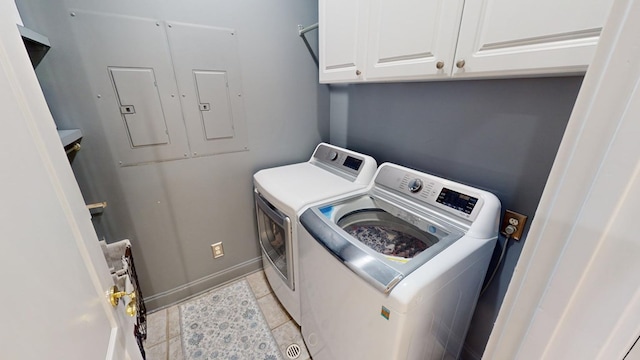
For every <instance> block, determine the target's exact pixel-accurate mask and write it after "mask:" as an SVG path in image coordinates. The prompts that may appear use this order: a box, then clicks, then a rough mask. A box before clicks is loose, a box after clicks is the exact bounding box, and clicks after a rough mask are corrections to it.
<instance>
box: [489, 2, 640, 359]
mask: <svg viewBox="0 0 640 360" xmlns="http://www.w3.org/2000/svg"><path fill="white" fill-rule="evenodd" d="M639 33H640V0H617V1H615V3H614V5H613V7H612V11H611V16H610V17H609V19H608V21H607V23H606V25H605V27H604V31H603V33H602V38H601V41H600V43H599V45H598V50H597V52H596V55H595V57H594V61H593V63H592V64H591V65H590V67H589V70H588V71H587V74H586V76H585V78H584V82H583V83H582V87H581V89H580V94H579V95H578V99H577V101H576V104H575V107H574V108H573V113H572V114H571V119H570V120H569V123H568V125H567V129H566V131H565V133H564V137H563V139H562V143H561V144H560V149H559V150H558V155H557V156H556V159H555V162H554V164H553V168H552V169H551V173H550V174H549V179H548V181H547V184H546V186H545V189H544V192H543V194H542V198H541V199H540V204H539V205H538V209H537V210H536V214H535V218H534V219H533V222H532V224H531V229H530V230H529V235H528V237H527V242H526V244H525V245H524V248H523V250H522V254H521V255H520V259H519V260H518V264H517V266H516V269H515V271H514V274H513V277H512V279H511V283H510V284H509V288H508V290H507V293H506V296H505V298H504V301H503V303H502V307H501V308H500V313H499V314H498V318H497V319H496V322H495V325H494V328H493V331H492V333H491V337H490V338H489V343H488V344H487V348H486V350H485V352H484V355H483V357H482V358H483V359H490V360H492V359H522V360H528V359H535V360H539V359H602V360H609V359H625V355H626V354H627V353H628V352H629V349H631V348H632V346H633V345H634V343H636V341H637V339H638V335H639V334H640V276H638V274H640V261H638V259H640V237H639V236H638V228H637V227H636V226H637V225H638V200H639V199H640V146H638V134H640V121H638V119H640V47H639V46H638V34H639ZM637 346H638V345H637V344H636V345H635V347H633V349H632V350H631V352H630V353H629V354H628V355H627V356H626V359H627V360H631V359H638V358H639V354H638V349H637Z"/></svg>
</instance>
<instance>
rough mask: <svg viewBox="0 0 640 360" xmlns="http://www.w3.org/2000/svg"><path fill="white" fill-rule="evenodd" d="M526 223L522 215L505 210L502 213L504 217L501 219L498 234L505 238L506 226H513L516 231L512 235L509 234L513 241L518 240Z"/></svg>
mask: <svg viewBox="0 0 640 360" xmlns="http://www.w3.org/2000/svg"><path fill="white" fill-rule="evenodd" d="M526 223H527V215H522V214H519V213H517V212H515V211H511V210H506V211H505V212H504V217H503V218H502V225H501V226H500V233H501V234H502V235H504V236H507V233H506V232H505V229H506V228H507V226H509V225H513V226H515V227H516V231H515V232H514V233H513V234H511V238H512V239H514V240H520V238H521V237H522V233H523V231H524V226H525V225H526Z"/></svg>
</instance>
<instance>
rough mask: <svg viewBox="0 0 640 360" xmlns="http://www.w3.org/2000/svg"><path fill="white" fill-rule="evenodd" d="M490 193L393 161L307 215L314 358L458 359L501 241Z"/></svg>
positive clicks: (309, 330) (305, 292)
mask: <svg viewBox="0 0 640 360" xmlns="http://www.w3.org/2000/svg"><path fill="white" fill-rule="evenodd" d="M499 214H500V202H499V200H498V199H497V198H496V197H495V196H494V195H493V194H491V193H489V192H486V191H483V190H480V189H475V188H472V187H469V186H465V185H463V184H459V183H455V182H452V181H449V180H445V179H442V178H438V177H435V176H431V175H428V174H425V173H421V172H418V171H415V170H411V169H408V168H404V167H401V166H398V165H394V164H389V163H385V164H383V165H381V166H380V168H379V169H378V171H377V173H376V175H375V177H374V179H373V181H372V182H371V184H370V186H368V187H367V189H365V190H364V191H362V192H360V193H359V194H349V195H346V196H343V197H341V198H338V199H334V200H331V201H327V202H324V203H322V204H317V205H314V206H311V207H309V208H308V209H307V210H306V211H304V212H303V213H302V215H301V216H300V222H301V225H302V226H300V230H299V239H298V240H299V247H300V277H301V284H302V285H301V289H300V297H301V299H300V301H301V308H302V324H301V325H302V334H303V337H304V339H305V343H306V345H307V348H308V349H309V352H310V354H311V356H312V358H313V359H314V360H334V359H349V360H358V359H362V360H365V359H366V360H378V359H379V360H390V359H402V360H404V359H411V360H413V359H415V360H418V359H420V360H424V359H457V357H458V356H459V353H460V350H461V348H462V344H463V341H464V339H465V336H466V332H467V329H468V327H469V323H470V321H471V317H472V315H473V311H474V308H475V304H476V301H477V298H478V294H479V292H480V288H481V285H482V282H483V279H484V277H485V274H486V271H487V267H488V265H489V261H490V259H491V255H492V252H493V249H494V247H495V242H496V239H497V235H498V220H499Z"/></svg>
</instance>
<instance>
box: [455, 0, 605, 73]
mask: <svg viewBox="0 0 640 360" xmlns="http://www.w3.org/2000/svg"><path fill="white" fill-rule="evenodd" d="M611 3H612V0H592V1H588V2H579V1H575V0H519V1H512V0H469V1H467V2H466V3H465V6H464V15H463V18H462V25H461V27H460V35H459V39H458V47H457V51H456V61H457V62H462V61H464V65H462V63H460V65H462V66H461V67H460V68H458V67H456V68H454V71H453V76H463V77H464V76H467V77H472V76H484V77H486V76H493V75H496V76H498V75H499V76H504V75H536V74H553V73H577V72H584V71H585V70H586V69H587V65H588V64H589V63H590V62H591V59H592V57H593V53H594V50H595V46H596V44H597V42H598V38H599V36H600V31H601V29H602V26H603V25H604V23H605V20H606V17H607V14H608V12H609V8H610V7H611Z"/></svg>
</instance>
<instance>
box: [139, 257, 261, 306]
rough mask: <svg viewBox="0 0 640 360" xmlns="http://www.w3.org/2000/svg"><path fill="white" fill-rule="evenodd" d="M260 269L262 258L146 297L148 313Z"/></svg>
mask: <svg viewBox="0 0 640 360" xmlns="http://www.w3.org/2000/svg"><path fill="white" fill-rule="evenodd" d="M259 269H262V258H261V257H257V258H254V259H251V260H247V261H245V262H243V263H240V264H238V265H235V266H232V267H230V268H227V269H224V270H222V271H219V272H217V273H213V274H211V275H207V276H205V277H202V278H200V279H197V280H194V281H191V282H189V283H186V284H184V285H181V286H178V287H176V288H173V289H170V290H167V291H163V292H161V293H158V294H153V295H151V296H148V297H147V296H145V298H144V303H145V306H146V308H147V311H148V312H153V311H155V310H161V309H163V308H166V307H170V306H172V305H174V304H176V303H178V302H181V301H183V300H186V299H188V298H191V297H195V296H197V295H200V294H201V293H204V292H206V291H209V290H211V289H212V288H214V287H217V286H220V285H224V284H226V283H228V282H231V281H234V280H236V279H238V278H241V277H243V276H245V275H247V274H249V273H252V272H254V271H256V270H259Z"/></svg>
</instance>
